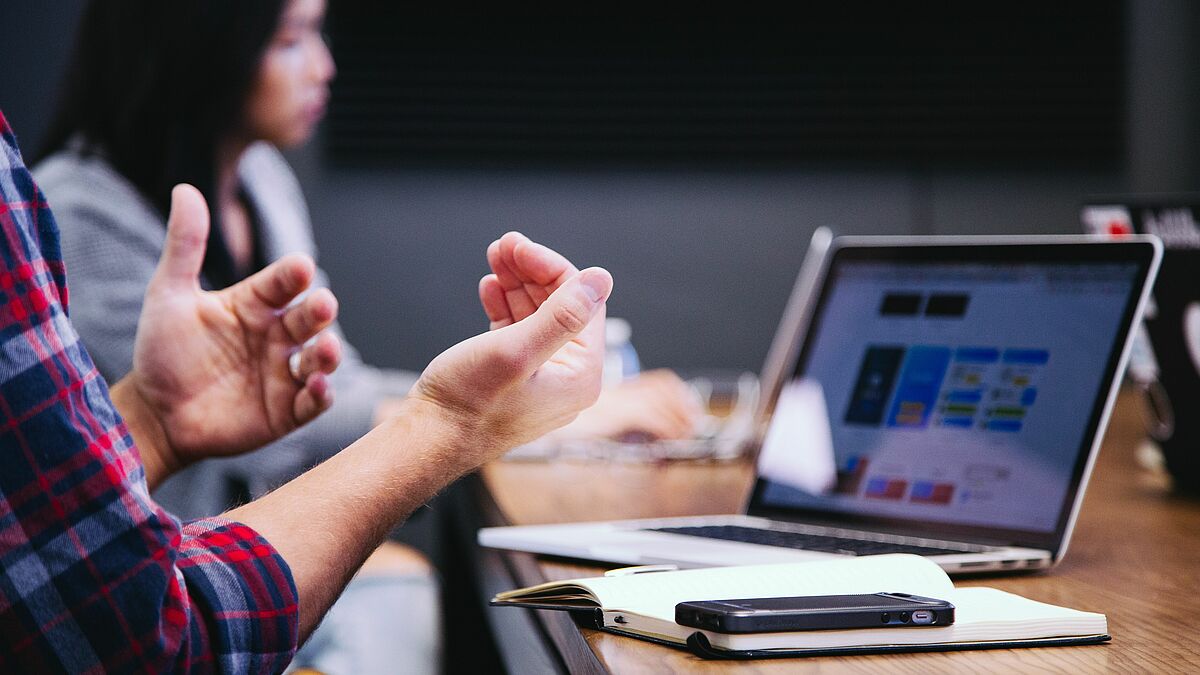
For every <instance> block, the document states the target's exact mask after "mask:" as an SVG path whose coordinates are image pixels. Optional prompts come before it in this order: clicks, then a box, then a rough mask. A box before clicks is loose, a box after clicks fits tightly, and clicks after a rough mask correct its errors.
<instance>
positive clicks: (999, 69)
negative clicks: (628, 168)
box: [325, 0, 1125, 167]
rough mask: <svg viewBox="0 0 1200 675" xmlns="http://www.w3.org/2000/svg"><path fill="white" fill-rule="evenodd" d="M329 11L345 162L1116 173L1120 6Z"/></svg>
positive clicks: (335, 129)
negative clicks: (1104, 169)
mask: <svg viewBox="0 0 1200 675" xmlns="http://www.w3.org/2000/svg"><path fill="white" fill-rule="evenodd" d="M765 7H777V6H775V5H770V6H765V5H758V6H756V5H754V4H748V5H743V4H739V5H737V6H732V5H731V6H725V7H720V8H717V9H702V8H700V7H696V6H693V7H688V6H685V5H663V4H652V3H645V4H644V5H642V6H635V5H629V6H621V5H604V9H603V10H601V9H596V10H592V11H580V10H575V11H570V12H568V11H566V10H564V9H563V8H562V7H561V6H558V7H557V8H556V9H555V8H550V9H545V10H537V11H535V10H533V9H529V8H510V9H505V10H501V9H495V8H492V9H482V10H472V11H467V10H462V9H458V8H456V7H454V6H452V5H451V6H447V7H444V8H440V9H439V8H435V7H420V8H414V7H408V6H405V5H404V4H403V3H383V2H379V3H375V2H338V3H331V8H330V12H331V13H330V18H329V31H330V34H331V39H332V44H333V48H334V54H335V57H336V58H337V60H338V67H339V75H338V79H337V80H336V82H335V83H334V88H333V100H332V105H331V114H330V119H329V124H328V128H327V132H326V135H325V139H326V149H327V151H328V154H329V156H330V157H331V158H332V159H333V160H335V161H338V162H345V163H351V164H353V163H363V162H379V161H383V162H389V161H408V162H411V161H428V160H433V161H444V160H448V161H451V162H466V163H470V162H479V161H484V162H489V161H491V162H497V161H498V162H518V163H521V162H531V161H532V162H544V161H550V162H571V163H585V164H586V163H596V162H601V163H607V162H636V163H646V162H651V163H653V162H689V163H691V162H699V163H728V162H750V163H755V162H770V163H779V162H784V163H790V162H810V161H830V160H832V161H849V162H864V161H865V162H885V163H887V162H900V163H905V164H913V163H918V164H970V165H1013V164H1017V165H1026V164H1036V165H1037V166H1038V167H1045V166H1047V165H1052V166H1070V165H1089V166H1094V165H1096V164H1097V163H1108V164H1115V163H1116V162H1117V161H1118V160H1119V158H1120V156H1121V153H1122V150H1123V122H1124V104H1123V100H1124V95H1123V94H1124V61H1125V56H1124V52H1125V49H1124V34H1123V26H1122V17H1123V15H1122V12H1123V5H1122V4H1121V3H1120V2H1118V1H1116V0H1097V1H1093V2H1086V3H1083V2H1044V0H1043V1H1042V2H1026V1H1015V2H1003V3H987V4H977V3H963V2H959V3H923V2H911V3H889V4H884V3H863V2H839V3H830V4H822V5H810V4H809V3H794V4H792V5H789V6H788V9H789V11H788V12H787V13H778V11H777V10H774V11H769V10H768V9H766V8H765Z"/></svg>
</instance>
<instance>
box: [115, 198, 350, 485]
mask: <svg viewBox="0 0 1200 675" xmlns="http://www.w3.org/2000/svg"><path fill="white" fill-rule="evenodd" d="M208 227H209V223H208V210H207V207H206V206H205V204H204V199H203V197H202V196H201V195H200V193H199V192H198V191H197V190H195V188H192V187H190V186H186V185H180V186H177V187H176V188H175V191H174V192H173V193H172V205H171V216H170V219H169V222H168V230H167V241H166V245H165V247H164V250H163V255H162V259H161V260H160V261H159V266H158V268H157V270H156V271H155V274H154V277H153V278H152V279H151V281H150V285H149V286H148V287H147V290H146V298H145V303H144V305H143V308H142V315H141V319H140V321H139V323H138V332H137V340H136V343H135V346H134V355H133V373H132V374H131V378H132V381H133V384H134V386H135V387H136V390H137V392H138V394H139V395H140V396H141V398H142V399H143V401H144V402H145V404H146V406H147V407H148V408H149V409H150V410H151V411H153V413H154V414H155V415H156V417H157V419H158V421H159V422H160V424H161V426H162V428H163V430H164V433H165V435H166V437H167V441H168V446H169V449H170V451H171V452H173V453H174V454H175V456H176V457H175V458H176V459H177V460H178V461H179V462H180V463H182V464H186V463H189V462H191V461H194V460H196V459H199V458H202V457H207V456H214V455H227V454H236V453H239V452H244V451H247V450H250V449H253V448H256V447H259V446H261V445H263V444H264V443H267V442H269V441H272V440H274V439H276V438H279V437H280V436H282V435H284V434H286V433H288V432H289V431H291V430H293V429H295V428H296V427H298V426H300V425H302V424H304V423H306V422H308V421H309V420H311V419H313V418H314V417H316V416H317V415H318V414H320V413H321V412H322V411H323V410H325V409H326V408H328V407H329V405H330V403H331V402H332V391H331V389H330V387H329V383H328V380H327V379H326V374H328V373H331V372H333V370H334V368H336V367H337V364H338V361H339V359H340V346H339V344H338V342H337V339H336V338H335V337H334V336H333V335H331V334H329V333H324V334H322V333H321V331H322V330H323V329H324V328H326V327H328V326H329V325H330V323H332V322H333V320H334V318H335V317H336V315H337V302H336V300H335V299H334V298H333V295H332V294H331V293H330V292H329V291H328V290H326V289H319V290H316V291H313V292H312V293H310V294H308V295H307V296H306V297H305V298H304V299H303V300H301V301H300V302H297V303H295V304H294V305H293V304H291V303H292V302H293V301H294V300H295V299H296V298H297V297H298V296H299V295H300V294H301V293H302V292H304V291H305V290H307V288H308V286H309V284H310V283H311V282H312V279H313V275H314V271H315V270H314V265H313V262H312V261H311V260H310V259H308V258H307V257H304V256H289V257H287V258H284V259H282V260H279V261H277V262H275V263H274V264H272V265H270V266H269V267H267V268H266V269H264V270H262V271H260V272H258V273H257V274H255V275H253V276H251V277H249V278H247V279H245V280H243V281H242V282H240V283H238V284H236V285H234V286H231V287H230V288H227V289H225V290H222V291H215V292H207V291H203V290H201V288H200V285H199V281H198V278H199V273H200V268H201V264H202V262H203V259H204V250H205V242H206V241H207V237H208ZM318 336H319V337H318ZM314 337H316V338H317V339H315V340H312V338H314ZM310 340H311V342H310ZM306 342H310V343H309V344H308V345H306V346H304V345H305V343H306ZM297 351H299V353H300V363H299V367H298V369H297V372H296V373H295V374H293V372H292V369H291V368H289V365H288V360H289V357H290V356H291V355H292V354H293V353H296V352H297Z"/></svg>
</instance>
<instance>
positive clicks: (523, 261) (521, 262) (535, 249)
mask: <svg viewBox="0 0 1200 675" xmlns="http://www.w3.org/2000/svg"><path fill="white" fill-rule="evenodd" d="M512 260H513V264H514V265H515V266H516V268H517V270H518V271H519V274H520V275H521V276H522V278H523V279H524V280H525V281H526V282H532V283H533V284H536V285H537V286H539V287H548V288H549V290H550V291H551V292H553V290H554V289H555V288H558V287H559V286H561V285H562V283H563V282H564V281H566V280H567V279H568V278H570V276H571V275H572V274H575V273H576V272H577V271H578V270H577V269H575V265H573V264H571V261H570V260H567V258H566V256H564V255H563V254H561V253H559V252H558V251H555V250H554V249H552V248H550V247H548V246H545V245H542V244H539V243H537V242H536V241H532V240H530V239H525V240H523V241H517V242H516V243H515V244H514V245H513V247H512Z"/></svg>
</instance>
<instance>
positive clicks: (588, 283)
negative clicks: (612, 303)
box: [579, 270, 609, 303]
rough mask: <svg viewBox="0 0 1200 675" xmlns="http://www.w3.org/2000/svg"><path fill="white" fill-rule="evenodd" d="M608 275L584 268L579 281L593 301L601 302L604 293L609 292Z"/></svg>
mask: <svg viewBox="0 0 1200 675" xmlns="http://www.w3.org/2000/svg"><path fill="white" fill-rule="evenodd" d="M607 276H608V275H606V274H603V273H601V272H599V271H593V270H584V271H583V273H582V274H580V277H579V283H580V285H582V286H583V291H584V292H585V293H587V296H588V299H589V300H591V301H592V302H593V303H597V302H600V301H601V300H603V299H604V294H605V293H607V292H608V288H609V285H608V279H606V278H605V277H607Z"/></svg>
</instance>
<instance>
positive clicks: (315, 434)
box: [33, 143, 417, 518]
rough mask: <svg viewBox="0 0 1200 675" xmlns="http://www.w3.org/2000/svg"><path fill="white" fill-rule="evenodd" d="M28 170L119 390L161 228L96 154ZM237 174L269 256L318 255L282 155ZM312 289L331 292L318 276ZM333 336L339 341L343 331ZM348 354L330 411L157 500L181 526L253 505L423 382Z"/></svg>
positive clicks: (183, 481) (193, 476) (79, 323)
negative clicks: (384, 401)
mask: <svg viewBox="0 0 1200 675" xmlns="http://www.w3.org/2000/svg"><path fill="white" fill-rule="evenodd" d="M33 173H34V177H35V179H36V180H37V183H38V185H39V186H40V187H41V189H42V191H43V192H44V193H45V195H46V198H47V200H48V201H49V203H50V206H51V208H53V209H54V216H55V218H56V220H57V221H58V225H59V229H60V230H61V236H62V253H63V259H64V260H65V261H66V265H67V278H68V280H69V284H70V286H69V287H70V315H71V321H72V323H73V324H74V325H75V327H76V329H77V330H78V331H79V334H80V336H81V337H82V338H83V341H84V344H85V345H86V346H87V349H88V351H89V352H90V353H91V356H92V359H93V360H94V361H95V362H96V366H97V367H98V368H99V369H100V372H101V373H102V374H103V375H104V377H105V378H107V379H108V380H109V382H115V381H117V380H118V379H120V378H121V377H123V376H124V375H125V374H126V373H128V372H129V370H130V368H131V367H132V363H133V340H134V335H135V334H136V331H137V321H138V316H139V315H140V314H141V309H142V296H143V294H144V293H145V289H146V284H147V283H149V281H150V276H151V275H152V274H153V273H154V268H155V266H156V265H157V263H158V257H159V254H160V253H161V251H162V246H163V241H164V238H165V234H166V226H165V221H164V220H163V217H162V215H161V214H160V213H159V212H158V211H157V210H156V209H155V208H154V207H153V206H152V205H151V204H150V203H149V202H148V201H147V200H146V199H145V198H144V197H142V195H141V194H140V193H139V192H138V191H137V190H136V188H134V187H133V185H132V184H130V183H129V181H127V180H126V179H125V178H124V177H123V176H121V175H120V174H119V173H117V172H116V171H115V170H114V169H113V168H112V166H111V165H109V164H108V162H106V161H105V160H104V159H103V158H101V157H96V156H84V155H81V154H80V153H78V152H77V151H75V150H70V149H69V150H65V151H63V152H59V153H57V154H55V155H53V156H51V157H48V158H47V159H46V160H45V161H43V162H41V163H40V164H39V165H38V166H37V167H36V168H35V169H34V172H33ZM238 175H239V178H240V179H241V182H242V186H243V189H244V190H245V192H246V194H247V195H248V198H249V199H250V200H251V202H252V205H253V207H254V208H255V211H256V214H257V215H258V222H259V224H260V227H261V229H262V231H261V232H260V233H259V237H260V241H261V242H262V245H263V248H264V251H263V253H264V258H265V259H266V260H268V261H271V260H276V259H278V258H280V257H281V256H283V255H285V254H287V253H297V252H298V253H307V254H309V255H312V256H313V257H314V258H315V257H316V255H315V254H316V246H315V245H314V243H313V237H312V228H311V224H310V222H309V216H308V210H307V208H306V207H305V204H304V198H303V195H302V194H301V192H300V186H299V184H298V183H297V182H296V178H295V175H294V174H293V173H292V171H291V168H290V167H289V166H288V165H287V162H286V161H285V160H284V159H283V157H282V156H281V155H280V154H279V152H278V151H277V150H276V149H275V148H274V147H273V146H271V145H268V144H266V143H258V144H255V145H253V146H251V147H250V148H249V149H248V150H247V151H246V152H245V154H244V155H243V157H242V160H241V163H240V165H239V166H238ZM316 285H318V286H327V285H328V280H327V278H326V276H325V275H324V273H323V272H321V270H320V269H318V270H317V280H316ZM334 330H335V331H337V332H338V333H339V336H340V329H338V327H337V326H336V325H335V326H334ZM342 346H343V350H342V355H343V356H342V364H341V366H340V367H339V368H338V370H337V372H336V373H335V374H334V376H333V380H332V381H333V385H334V388H335V392H336V393H335V396H334V404H333V407H332V408H331V409H330V410H329V411H327V412H326V413H325V414H324V415H322V416H321V417H320V418H318V419H317V420H316V421H314V422H312V423H311V424H309V425H307V426H306V427H303V428H301V429H299V430H297V431H295V432H293V433H292V434H290V435H289V436H287V437H286V438H283V439H281V440H280V441H277V442H276V443H274V444H272V445H269V446H267V447H265V448H263V449H261V450H258V451H256V452H253V453H250V454H248V455H244V456H242V457H237V458H229V459H213V460H206V461H204V462H200V463H198V464H197V465H195V466H192V467H189V468H188V469H185V470H184V471H182V472H180V473H179V474H177V475H175V476H173V477H172V478H171V479H170V480H168V481H167V482H166V483H165V484H163V485H162V487H160V488H159V489H158V490H157V491H156V492H155V498H156V499H157V500H158V501H159V502H160V503H161V504H163V505H164V506H165V507H166V508H167V509H169V510H171V511H173V512H175V513H176V514H178V515H179V516H181V517H184V518H196V517H201V516H209V515H215V514H217V513H220V512H222V511H224V510H226V509H228V508H229V507H230V506H232V501H233V500H234V499H235V497H236V494H237V493H238V492H240V491H241V490H243V489H245V490H248V491H249V492H250V494H251V496H255V497H257V496H258V495H260V494H262V493H263V492H265V491H267V490H269V489H271V488H273V487H275V486H277V485H279V484H280V483H282V482H283V481H286V480H287V479H289V478H291V477H293V476H295V475H296V474H298V473H300V472H301V471H303V470H304V469H306V468H308V467H310V466H312V465H313V464H316V463H318V462H320V461H321V460H323V459H325V458H326V457H328V456H330V455H332V454H333V453H335V452H337V451H338V450H340V449H342V448H343V447H345V446H346V445H348V444H349V443H350V442H352V441H354V440H355V439H356V438H358V437H359V436H361V435H362V434H364V433H366V432H367V430H368V429H370V426H371V421H372V416H373V413H374V408H375V403H376V402H377V401H378V400H379V399H380V398H381V397H385V396H402V395H403V394H404V393H405V392H407V391H408V388H409V387H410V386H411V385H412V383H413V382H415V381H416V377H417V374H416V373H409V372H404V371H398V370H387V369H382V368H375V367H372V366H369V365H367V364H365V363H363V361H362V359H361V358H360V357H359V355H358V353H357V352H356V351H355V350H354V348H353V347H351V346H350V344H349V343H348V342H346V341H345V339H344V337H343V340H342Z"/></svg>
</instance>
